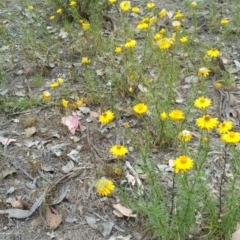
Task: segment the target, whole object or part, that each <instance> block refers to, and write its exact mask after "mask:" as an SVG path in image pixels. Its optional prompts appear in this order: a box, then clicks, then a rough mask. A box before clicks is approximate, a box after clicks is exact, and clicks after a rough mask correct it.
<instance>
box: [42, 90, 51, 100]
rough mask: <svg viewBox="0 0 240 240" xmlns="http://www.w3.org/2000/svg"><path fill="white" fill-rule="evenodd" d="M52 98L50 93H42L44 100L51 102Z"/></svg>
mask: <svg viewBox="0 0 240 240" xmlns="http://www.w3.org/2000/svg"><path fill="white" fill-rule="evenodd" d="M50 98H51V94H50V92H48V91H44V92H43V93H42V99H43V100H45V101H48V100H50Z"/></svg>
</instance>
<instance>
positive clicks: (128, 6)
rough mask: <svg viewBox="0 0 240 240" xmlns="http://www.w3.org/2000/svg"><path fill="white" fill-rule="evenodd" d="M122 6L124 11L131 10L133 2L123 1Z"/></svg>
mask: <svg viewBox="0 0 240 240" xmlns="http://www.w3.org/2000/svg"><path fill="white" fill-rule="evenodd" d="M120 8H121V10H122V11H124V12H127V11H129V10H130V9H131V2H130V1H122V2H121V3H120Z"/></svg>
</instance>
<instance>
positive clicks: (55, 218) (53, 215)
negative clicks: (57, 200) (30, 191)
mask: <svg viewBox="0 0 240 240" xmlns="http://www.w3.org/2000/svg"><path fill="white" fill-rule="evenodd" d="M46 221H47V223H48V225H49V227H50V228H51V229H56V228H57V227H58V226H59V225H60V223H61V222H62V216H61V215H60V214H59V213H58V212H57V210H56V209H55V208H53V207H47V209H46Z"/></svg>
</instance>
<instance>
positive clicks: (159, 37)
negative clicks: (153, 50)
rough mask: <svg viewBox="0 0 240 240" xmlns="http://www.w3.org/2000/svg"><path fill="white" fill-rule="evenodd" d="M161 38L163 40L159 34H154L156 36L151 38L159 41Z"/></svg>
mask: <svg viewBox="0 0 240 240" xmlns="http://www.w3.org/2000/svg"><path fill="white" fill-rule="evenodd" d="M161 38H163V35H162V34H160V33H156V34H155V35H154V36H153V39H154V40H159V39H161Z"/></svg>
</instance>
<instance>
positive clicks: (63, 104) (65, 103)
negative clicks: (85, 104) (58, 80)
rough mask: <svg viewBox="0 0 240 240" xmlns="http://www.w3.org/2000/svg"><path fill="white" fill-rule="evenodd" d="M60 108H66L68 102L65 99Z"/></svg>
mask: <svg viewBox="0 0 240 240" xmlns="http://www.w3.org/2000/svg"><path fill="white" fill-rule="evenodd" d="M62 106H63V107H64V108H67V106H68V101H67V100H66V99H62Z"/></svg>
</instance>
